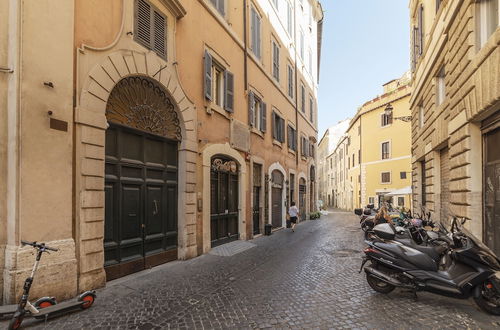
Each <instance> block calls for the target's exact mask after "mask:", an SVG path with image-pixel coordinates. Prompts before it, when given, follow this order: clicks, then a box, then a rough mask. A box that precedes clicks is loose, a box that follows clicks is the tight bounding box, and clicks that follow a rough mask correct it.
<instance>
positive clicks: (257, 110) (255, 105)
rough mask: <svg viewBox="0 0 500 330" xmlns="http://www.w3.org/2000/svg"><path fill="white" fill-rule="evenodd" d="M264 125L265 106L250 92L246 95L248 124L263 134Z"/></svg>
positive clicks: (265, 117)
mask: <svg viewBox="0 0 500 330" xmlns="http://www.w3.org/2000/svg"><path fill="white" fill-rule="evenodd" d="M266 123H267V105H266V104H265V103H264V102H263V101H262V100H261V99H260V98H259V97H258V96H256V95H255V93H254V92H252V91H250V92H249V93H248V124H249V125H250V126H252V127H254V128H255V129H257V130H259V131H261V132H262V133H265V132H266V126H267V124H266Z"/></svg>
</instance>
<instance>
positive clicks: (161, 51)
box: [134, 0, 167, 59]
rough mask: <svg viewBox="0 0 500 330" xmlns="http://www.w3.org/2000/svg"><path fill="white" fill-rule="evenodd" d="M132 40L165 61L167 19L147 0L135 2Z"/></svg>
mask: <svg viewBox="0 0 500 330" xmlns="http://www.w3.org/2000/svg"><path fill="white" fill-rule="evenodd" d="M134 30H135V33H134V40H135V41H137V42H138V43H140V44H141V45H143V46H144V47H146V48H147V49H151V50H153V51H154V52H155V53H156V54H158V56H160V57H162V58H164V59H167V18H166V16H165V15H163V14H162V13H161V12H160V11H159V10H158V9H157V8H156V7H154V6H153V5H151V4H150V3H149V2H148V1H147V0H136V2H135V21H134Z"/></svg>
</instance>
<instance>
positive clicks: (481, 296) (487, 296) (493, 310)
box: [474, 280, 500, 315]
mask: <svg viewBox="0 0 500 330" xmlns="http://www.w3.org/2000/svg"><path fill="white" fill-rule="evenodd" d="M478 289H479V292H478V294H477V295H476V296H474V301H475V302H476V304H477V305H478V306H479V308H481V309H482V310H483V311H485V312H487V313H489V314H493V315H500V303H499V302H500V294H499V293H498V292H497V291H496V290H495V289H494V287H493V285H492V284H491V283H490V282H489V281H488V280H486V281H485V282H483V284H480V287H479V288H478Z"/></svg>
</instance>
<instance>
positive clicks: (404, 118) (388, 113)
mask: <svg viewBox="0 0 500 330" xmlns="http://www.w3.org/2000/svg"><path fill="white" fill-rule="evenodd" d="M393 110H394V108H393V107H392V105H391V104H390V103H389V104H387V106H386V107H385V109H384V114H385V115H386V116H387V117H392V111H393ZM393 119H396V120H401V121H404V122H410V121H411V116H401V117H394V118H393Z"/></svg>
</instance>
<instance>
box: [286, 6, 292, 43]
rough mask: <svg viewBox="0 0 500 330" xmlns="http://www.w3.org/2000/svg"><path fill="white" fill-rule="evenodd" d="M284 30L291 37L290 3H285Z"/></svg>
mask: <svg viewBox="0 0 500 330" xmlns="http://www.w3.org/2000/svg"><path fill="white" fill-rule="evenodd" d="M286 30H287V31H288V34H289V35H290V36H292V35H293V15H292V6H291V5H290V2H288V1H286Z"/></svg>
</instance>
